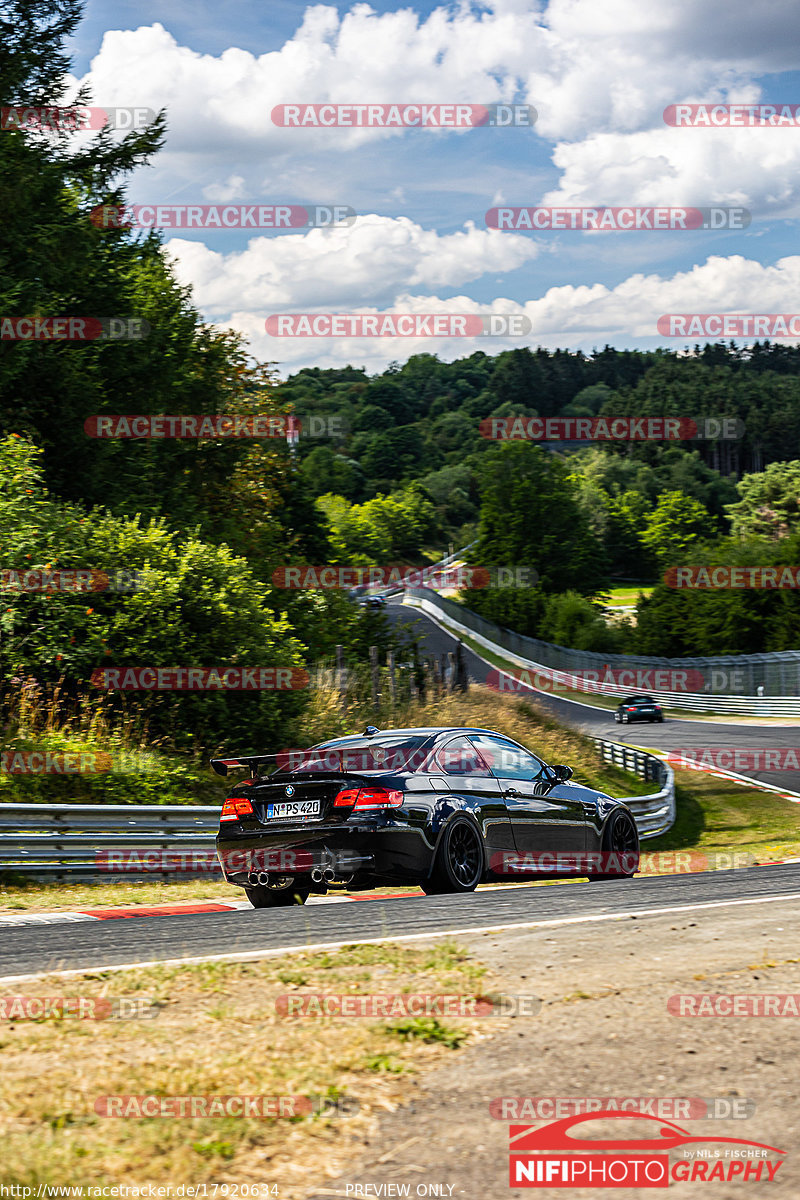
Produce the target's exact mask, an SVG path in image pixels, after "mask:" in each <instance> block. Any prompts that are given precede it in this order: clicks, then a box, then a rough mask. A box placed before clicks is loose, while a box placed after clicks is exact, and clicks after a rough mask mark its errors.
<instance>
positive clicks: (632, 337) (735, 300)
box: [231, 255, 800, 374]
mask: <svg viewBox="0 0 800 1200" xmlns="http://www.w3.org/2000/svg"><path fill="white" fill-rule="evenodd" d="M798 295H800V256H797V255H795V256H791V257H788V258H782V259H779V260H778V261H777V262H776V263H774V264H773V265H770V266H763V265H762V264H761V263H758V262H754V261H753V260H751V259H746V258H744V257H742V256H741V255H734V256H732V257H730V258H721V257H717V256H712V257H710V258H708V259H707V260H706V261H705V262H704V263H703V264H702V265H698V266H695V267H693V268H692V269H691V270H689V271H681V272H677V273H676V274H674V275H673V276H671V277H669V278H666V277H663V276H661V275H657V274H650V275H643V274H635V275H631V276H629V277H628V278H627V279H625V280H624V281H623V282H622V283H620V284H618V285H617V286H616V287H614V288H608V287H606V286H604V285H603V284H594V285H592V286H586V285H577V286H576V285H572V284H569V285H565V286H561V287H554V288H550V289H548V291H547V292H545V294H544V295H543V296H541V297H539V298H538V299H534V300H529V301H527V302H526V303H524V304H517V303H516V302H514V301H512V300H507V299H498V300H495V301H493V302H492V303H491V304H489V305H481V304H476V303H475V302H474V301H473V300H471V299H469V298H468V297H466V296H458V297H455V298H454V299H452V300H448V301H442V300H441V299H440V298H439V297H438V296H431V295H428V296H425V295H416V296H410V295H407V294H401V295H398V297H397V300H396V302H395V304H394V305H392V306H391V311H397V312H416V313H438V312H449V313H480V314H489V313H506V314H513V313H520V314H524V315H525V316H527V317H528V318H529V319H530V321H531V324H532V327H533V328H532V333H531V334H530V335H528V336H526V337H525V338H523V339H519V338H515V339H509V338H490V337H482V338H472V339H456V338H450V339H437V338H421V339H418V340H416V341H412V339H410V338H392V339H374V340H373V339H367V338H361V339H351V338H274V337H268V336H267V334H266V332H265V329H264V321H263V318H262V316H261V314H254V313H248V312H238V313H235V314H234V317H233V319H232V321H231V324H232V326H233V327H234V328H236V329H238V330H239V331H240V332H241V333H243V334H244V335H245V336H246V337H247V338H248V339H249V341H250V344H251V348H252V351H253V353H254V354H255V355H256V356H258V357H260V358H264V359H269V360H272V361H278V362H279V363H280V364H281V373H282V374H289V373H290V372H291V371H296V370H299V369H300V367H302V366H308V365H311V364H314V365H316V366H321V367H335V366H344V365H346V364H347V363H352V364H354V365H364V366H366V367H367V369H368V370H370V371H380V370H382V369H383V368H384V367H385V366H386V364H387V363H389V362H391V361H392V360H393V359H398V360H401V361H403V360H405V359H406V358H408V357H409V356H410V355H412V354H419V353H430V354H438V355H439V357H441V358H443V359H445V360H448V361H450V360H452V359H455V358H459V357H462V356H465V355H468V354H471V353H472V352H473V351H475V350H483V351H484V352H485V353H487V354H497V353H499V351H501V350H504V349H509V348H513V347H515V346H520V345H531V346H537V345H541V346H547V347H549V348H555V347H559V346H560V347H562V348H565V347H568V348H570V349H573V350H577V349H582V350H584V351H585V352H590V351H591V350H592V349H593V347H595V346H601V345H603V344H604V343H605V342H606V341H608V342H610V343H612V344H616V345H618V346H631V345H636V344H639V345H641V344H642V343H645V344H647V343H649V344H652V345H656V344H660V345H667V346H669V347H671V348H674V349H676V350H682V349H683V347H684V344H685V343H687V342H688V343H689V344H694V342H696V341H699V342H700V343H701V344H702V342H704V341H706V340H709V341H716V340H718V339H717V338H709V339H705V338H702V337H698V338H694V337H692V338H673V339H669V338H664V337H662V336H661V335H659V333H658V319H659V317H661V316H663V315H665V314H667V313H781V312H786V311H788V310H790V309H791V304H790V303H787V297H789V296H798ZM795 308H796V309H797V310H798V311H800V305H795ZM360 311H365V312H366V311H369V312H375V311H378V310H376V309H375V308H373V307H367V306H364V307H363V310H360ZM737 340H738V341H739V342H740V343H741V341H742V339H737Z"/></svg>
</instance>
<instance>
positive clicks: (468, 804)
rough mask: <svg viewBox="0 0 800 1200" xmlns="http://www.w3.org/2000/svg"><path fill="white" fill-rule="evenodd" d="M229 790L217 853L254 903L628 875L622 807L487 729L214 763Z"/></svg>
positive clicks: (631, 841) (419, 733) (632, 863)
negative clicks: (338, 892)
mask: <svg viewBox="0 0 800 1200" xmlns="http://www.w3.org/2000/svg"><path fill="white" fill-rule="evenodd" d="M211 765H212V767H213V768H214V770H215V771H216V772H217V773H218V774H219V775H223V776H227V775H228V774H229V773H230V772H231V771H235V770H237V769H239V768H241V769H244V770H246V771H248V772H249V774H250V776H251V777H250V778H249V779H246V780H244V781H243V782H241V783H237V784H236V785H234V786H232V787H231V788H230V790H229V792H228V796H227V798H226V799H225V801H224V803H223V806H222V812H221V814H220V829H219V834H218V836H217V854H218V857H219V860H220V863H221V866H222V870H223V872H224V875H225V877H226V879H227V880H228V882H229V883H232V884H235V885H236V886H238V887H243V888H244V890H245V893H246V895H247V897H248V899H249V900H250V902H251V904H252V905H253V906H254V907H255V908H272V907H277V906H283V905H288V904H302V903H304V902H305V900H306V898H307V897H308V895H309V894H310V893H312V892H313V893H317V894H324V893H325V892H326V891H327V890H328V888H329V887H334V888H335V887H337V886H339V887H342V886H346V887H347V888H348V889H349V890H351V891H353V890H365V889H369V888H374V887H376V886H390V887H397V886H403V885H409V884H410V885H416V886H418V887H421V888H422V890H423V891H424V892H426V893H427V894H428V895H432V894H441V893H445V892H471V891H473V890H474V889H475V888H476V887H477V886H478V884H479V883H482V882H487V881H492V880H495V881H496V880H505V881H506V882H507V881H508V880H509V879H512V878H519V877H531V876H536V877H540V878H553V877H560V876H588V877H589V878H594V879H602V878H612V877H617V878H618V877H620V876H623V877H630V876H631V875H633V873H634V871H635V870H636V869H637V867H638V862H639V838H638V833H637V829H636V823H635V821H634V818H633V816H632V814H631V812H630V810H629V809H628V808H627V807H626V805H625V804H624V803H622V801H620V800H615V799H613V798H612V797H611V796H607V795H605V794H604V793H603V792H598V791H596V790H594V789H593V788H589V787H584V786H582V785H580V784H577V783H572V782H570V780H571V776H572V770H571V768H570V767H567V766H548V765H547V763H545V762H543V761H542V760H541V759H540V758H537V757H536V755H534V754H531V752H530V751H529V750H526V749H525V747H524V746H521V745H519V744H518V743H517V742H514V741H512V740H511V739H510V738H507V737H504V736H503V735H502V734H500V733H495V732H493V731H492V730H491V729H468V728H441V729H435V728H425V729H388V730H378V729H376V728H374V727H373V726H368V727H367V729H366V730H365V732H364V733H363V734H361V735H353V736H349V737H343V738H337V739H335V740H333V741H330V742H324V743H322V744H320V745H317V746H313V747H311V748H310V749H308V750H287V751H285V752H283V753H282V754H273V755H256V756H253V755H248V756H245V757H237V758H229V759H213V760H212V763H211Z"/></svg>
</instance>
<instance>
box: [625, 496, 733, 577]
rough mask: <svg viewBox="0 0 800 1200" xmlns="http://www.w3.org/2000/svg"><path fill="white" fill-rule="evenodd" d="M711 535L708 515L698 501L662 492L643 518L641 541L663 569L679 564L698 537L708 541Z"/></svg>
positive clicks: (712, 531) (711, 530)
mask: <svg viewBox="0 0 800 1200" xmlns="http://www.w3.org/2000/svg"><path fill="white" fill-rule="evenodd" d="M714 532H716V530H714V529H712V528H711V522H710V521H709V516H708V512H707V511H706V509H705V508H703V505H702V504H700V503H699V501H697V500H692V499H691V497H690V496H684V494H683V492H665V493H664V494H663V495H662V496H659V499H658V504H657V505H656V508H655V511H654V512H653V513H651V514H650V516H648V517H647V519H646V524H645V530H644V532H643V533H642V534H641V542H642V545H643V546H644V547H645V549H647V550H649V551H650V552H651V553H652V554H653V555H654V556H655V558H656V560H657V561H658V563H659V564H660V565H661V566H667V565H669V564H670V563H677V562H679V561H680V559H681V557H682V556H683V555H684V554H685V553H686V551H687V550H688V549H689V548H690V547H691V546H692V545H693V544H694V543H695V541H696V540H697V539H698V538H700V537H703V536H705V537H706V538H708V537H709V536H711V535H712V534H713V533H714Z"/></svg>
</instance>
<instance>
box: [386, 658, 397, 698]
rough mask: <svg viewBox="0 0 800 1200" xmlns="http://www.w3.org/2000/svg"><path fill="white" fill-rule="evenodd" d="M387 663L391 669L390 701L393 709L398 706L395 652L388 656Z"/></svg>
mask: <svg viewBox="0 0 800 1200" xmlns="http://www.w3.org/2000/svg"><path fill="white" fill-rule="evenodd" d="M387 663H388V667H389V699H390V701H391V704H392V708H394V707H395V705H396V704H397V684H396V682H395V678H394V650H390V651H389V653H388V655H387Z"/></svg>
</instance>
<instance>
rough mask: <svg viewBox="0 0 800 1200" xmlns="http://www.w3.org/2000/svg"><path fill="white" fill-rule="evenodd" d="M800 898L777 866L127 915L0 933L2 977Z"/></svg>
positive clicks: (792, 869) (789, 873)
mask: <svg viewBox="0 0 800 1200" xmlns="http://www.w3.org/2000/svg"><path fill="white" fill-rule="evenodd" d="M790 897H792V898H795V899H800V867H798V865H796V864H791V863H786V864H778V865H774V866H762V867H747V868H742V869H740V870H733V871H712V872H707V873H703V874H694V875H668V876H650V877H642V878H639V879H631V880H613V881H610V882H605V883H588V882H586V881H575V882H570V883H562V884H556V885H547V884H537V885H529V886H511V885H509V886H508V887H503V888H485V889H482V890H480V889H479V890H478V891H477V892H472V893H469V894H467V895H463V896H444V897H440V896H422V895H419V896H409V897H399V898H396V899H391V900H387V899H375V900H369V901H365V902H364V903H361V904H317V905H309V906H307V907H297V908H288V909H279V910H266V909H244V908H243V909H239V910H237V911H233V912H228V913H204V914H202V915H198V914H194V915H186V916H175V915H172V916H164V917H153V916H146V917H133V918H130V919H127V920H115V921H93V922H88V923H87V924H69V923H68V922H64V923H59V924H52V925H33V924H32V925H12V926H6V927H4V928H2V939H1V940H0V978H2V979H5V980H8V981H9V982H10V981H12V980H15V979H19V977H21V976H28V975H34V974H40V973H44V972H48V971H80V970H94V969H101V968H104V967H112V966H123V965H134V964H142V963H149V962H164V961H169V962H173V963H174V962H176V961H183V960H192V959H203V960H206V961H207V960H213V959H215V958H218V959H223V960H224V959H230V960H237V959H246V958H248V957H251V958H259V957H266V956H267V955H268V954H269V953H271V952H278V951H291V950H292V949H297V950H299V949H307V948H314V949H316V948H323V947H326V946H327V947H334V946H338V945H342V944H352V943H357V942H370V941H384V940H386V939H392V938H396V939H403V940H405V939H413V938H416V937H423V938H424V937H426V936H440V937H441V936H458V934H459V933H466V932H469V931H480V930H489V929H501V928H504V929H508V928H513V927H514V926H531V927H532V933H534V932H535V927H536V926H540V927H542V926H544V927H546V928H549V929H552V928H553V927H554V926H555V927H558V926H561V927H566V929H567V930H568V928H569V926H570V925H572V924H577V923H582V922H592V921H604V920H606V921H607V920H612V919H615V918H617V919H622V920H625V919H627V920H631V919H634V918H635V919H637V920H646V919H647V917H648V916H655V915H657V914H658V913H659V912H663V911H665V910H666V911H668V912H669V911H673V910H687V909H696V910H697V912H698V921H702V913H703V911H704V910H705V911H709V910H712V909H716V908H718V907H720V906H723V907H724V906H725V905H726V904H727V905H736V904H742V903H746V904H760V903H763V904H766V903H768V902H769V900H770V899H772V898H774V899H779V898H790Z"/></svg>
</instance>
